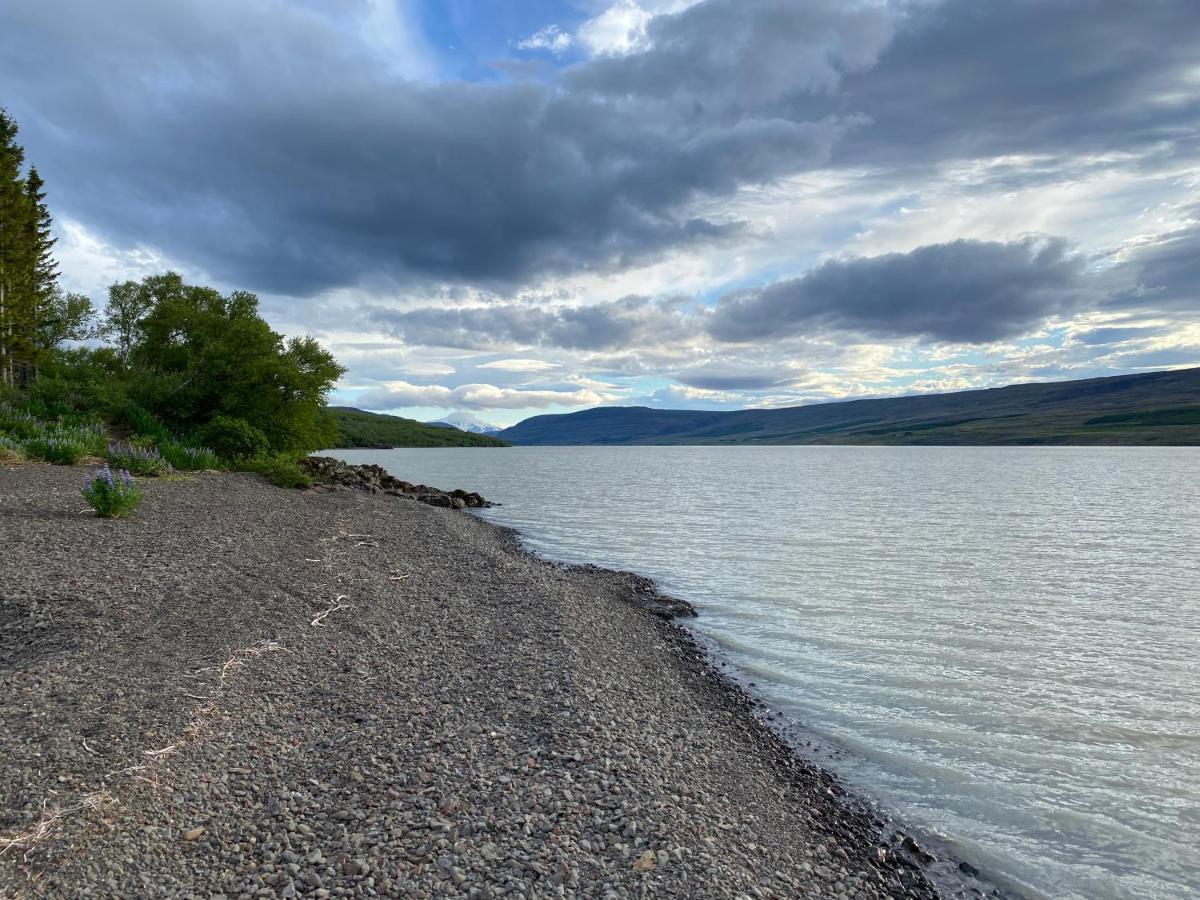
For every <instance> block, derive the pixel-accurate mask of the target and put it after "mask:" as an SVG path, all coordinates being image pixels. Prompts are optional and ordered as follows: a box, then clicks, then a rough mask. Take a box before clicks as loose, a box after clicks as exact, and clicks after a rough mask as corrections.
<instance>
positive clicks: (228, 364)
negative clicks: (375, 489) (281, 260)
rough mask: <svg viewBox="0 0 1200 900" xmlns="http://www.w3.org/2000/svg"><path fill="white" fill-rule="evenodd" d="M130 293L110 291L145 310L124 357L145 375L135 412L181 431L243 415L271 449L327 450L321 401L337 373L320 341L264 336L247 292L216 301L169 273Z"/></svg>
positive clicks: (328, 431)
mask: <svg viewBox="0 0 1200 900" xmlns="http://www.w3.org/2000/svg"><path fill="white" fill-rule="evenodd" d="M134 287H135V288H136V290H132V289H129V288H127V287H126V286H122V285H114V290H117V291H118V293H119V294H121V295H122V296H124V295H126V294H128V295H130V296H134V295H136V296H137V297H140V298H141V300H142V301H143V302H145V303H147V304H149V308H148V311H147V312H146V313H145V314H144V315H143V316H141V317H140V318H139V319H138V320H137V321H138V324H137V328H136V329H135V331H134V332H133V333H134V340H133V343H132V345H131V352H130V355H129V364H130V365H132V366H133V367H134V369H135V370H137V371H138V372H139V373H144V377H139V378H137V379H136V384H135V387H134V390H135V391H138V392H140V396H139V402H141V404H142V405H143V406H145V407H146V408H148V409H150V410H151V411H152V412H154V413H156V414H157V415H158V416H160V417H161V418H163V419H165V420H166V421H168V422H170V423H172V424H174V425H175V426H177V427H180V428H182V429H185V430H190V429H193V428H196V427H198V426H200V425H203V424H204V423H206V422H209V421H211V420H213V419H214V418H215V417H217V416H225V417H228V418H230V419H241V420H243V421H245V422H247V423H249V424H250V425H251V426H253V427H254V428H257V429H259V430H260V431H261V432H262V433H263V434H265V435H266V437H267V440H269V441H270V444H271V448H272V449H274V450H277V451H309V450H316V449H320V448H321V447H322V446H329V443H330V442H331V441H332V440H333V439H334V438H335V437H336V434H337V425H336V423H335V422H334V421H333V419H332V417H331V416H329V415H328V413H327V412H326V410H325V398H326V396H327V395H328V393H329V391H330V390H331V389H332V387H333V384H334V382H336V381H337V379H338V378H340V377H341V375H342V373H343V372H344V371H345V370H344V369H343V368H342V367H341V366H340V365H338V363H337V361H336V360H335V359H334V358H333V356H332V355H331V354H330V353H329V352H328V351H327V350H325V349H324V348H322V347H321V346H320V344H318V343H317V342H316V341H315V340H313V339H312V338H293V339H291V340H290V341H289V340H285V339H284V338H283V336H282V335H280V334H278V333H276V332H274V331H272V330H271V327H270V326H269V325H268V324H267V323H266V322H265V321H264V320H263V319H262V317H261V316H260V315H259V314H258V298H257V297H256V296H255V295H254V294H250V293H247V292H245V291H234V292H233V293H231V294H229V295H228V296H224V295H222V294H221V293H220V292H219V291H216V290H214V289H213V288H208V287H201V286H197V285H189V284H185V283H184V281H183V279H182V278H181V277H180V276H179V275H178V274H176V273H174V272H170V273H167V274H166V275H156V276H152V277H149V278H146V279H143V281H142V282H141V283H140V284H138V285H134ZM118 289H119V290H118Z"/></svg>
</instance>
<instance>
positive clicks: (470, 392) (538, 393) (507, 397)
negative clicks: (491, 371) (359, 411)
mask: <svg viewBox="0 0 1200 900" xmlns="http://www.w3.org/2000/svg"><path fill="white" fill-rule="evenodd" d="M605 399H606V397H605V395H603V394H599V393H597V392H596V391H593V390H590V389H586V388H585V389H581V390H574V391H546V390H517V389H514V388H501V387H496V386H495V385H491V384H464V385H462V386H460V387H456V388H447V387H442V386H441V385H437V384H432V385H418V384H410V383H409V382H407V381H389V382H387V383H386V384H385V385H383V386H382V387H380V388H377V389H375V390H371V391H368V392H367V393H364V394H362V395H360V396H359V397H358V398H357V399H356V400H355V403H357V404H358V405H359V406H361V407H363V408H364V409H373V410H383V409H404V408H405V407H411V406H433V407H442V408H447V409H475V410H487V409H531V408H532V409H545V408H546V407H548V406H595V405H597V404H599V403H603V402H604V401H605Z"/></svg>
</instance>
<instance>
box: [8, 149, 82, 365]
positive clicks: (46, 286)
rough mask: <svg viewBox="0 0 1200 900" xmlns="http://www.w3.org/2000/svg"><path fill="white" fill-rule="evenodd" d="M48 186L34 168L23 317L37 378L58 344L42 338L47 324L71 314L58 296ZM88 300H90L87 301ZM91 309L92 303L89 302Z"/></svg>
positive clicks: (25, 348)
mask: <svg viewBox="0 0 1200 900" xmlns="http://www.w3.org/2000/svg"><path fill="white" fill-rule="evenodd" d="M45 184H46V183H45V182H44V181H43V180H42V177H41V176H40V175H39V174H38V170H37V169H36V168H34V167H33V166H30V168H29V176H28V177H27V178H26V179H25V207H26V208H25V217H26V218H25V223H24V224H25V236H24V240H23V241H22V243H23V245H24V246H23V250H24V254H23V255H24V257H25V259H24V261H25V266H26V271H25V273H24V274H25V278H24V279H23V285H22V288H23V290H22V293H23V300H24V304H23V306H24V308H23V311H22V312H23V315H22V318H21V321H20V326H19V327H20V333H21V342H20V350H21V355H22V356H23V357H24V358H25V359H24V363H25V365H26V366H27V367H31V368H32V371H33V375H34V377H35V378H36V377H37V371H38V365H39V363H40V362H41V360H42V357H43V356H44V355H45V351H46V350H48V349H51V348H53V347H54V346H55V344H57V343H58V342H57V341H55V342H54V343H52V344H49V345H46V344H44V343H43V341H42V340H41V338H42V337H43V330H44V325H45V320H46V318H47V317H48V316H50V315H54V316H61V315H62V314H64V313H65V312H67V306H66V305H64V303H63V302H61V301H62V298H61V297H60V295H59V294H58V293H57V292H58V263H57V262H55V260H54V255H53V248H54V245H55V243H57V239H56V238H55V237H54V236H53V221H52V219H51V218H50V210H49V208H48V207H47V206H46V191H45ZM72 296H73V297H74V298H75V299H74V303H73V304H72V305H73V306H74V307H75V311H76V312H77V313H81V312H82V308H81V307H80V305H79V302H78V301H79V295H72ZM56 298H57V299H59V300H60V303H59V306H58V308H57V309H55V310H53V311H51V310H50V304H51V303H52V302H54V301H55V299H56ZM84 299H86V298H84ZM87 306H88V308H89V309H90V307H91V301H90V300H88V301H87Z"/></svg>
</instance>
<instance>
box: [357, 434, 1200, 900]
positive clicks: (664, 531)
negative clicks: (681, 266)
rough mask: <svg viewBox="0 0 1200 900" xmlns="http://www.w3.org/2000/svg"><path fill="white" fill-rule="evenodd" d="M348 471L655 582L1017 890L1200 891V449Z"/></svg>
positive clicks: (854, 763)
mask: <svg viewBox="0 0 1200 900" xmlns="http://www.w3.org/2000/svg"><path fill="white" fill-rule="evenodd" d="M344 456H345V457H346V458H347V459H351V460H352V461H367V460H370V461H372V462H378V463H380V464H382V465H384V466H385V467H387V468H388V469H390V470H392V471H393V472H394V473H395V474H397V475H400V476H401V477H405V478H408V479H410V480H414V481H423V482H427V483H432V484H442V485H446V486H458V485H462V486H464V487H466V488H468V489H472V490H478V491H480V492H481V493H483V494H484V495H485V496H487V497H489V498H492V499H496V500H500V501H501V502H502V503H503V504H504V506H503V507H500V508H498V509H495V510H490V511H488V512H486V513H485V516H486V517H487V518H490V519H493V520H495V521H498V522H500V523H502V524H505V525H511V526H514V527H517V528H519V529H520V530H521V531H522V534H523V535H524V537H525V539H526V541H527V543H528V544H529V545H530V546H531V547H532V548H533V549H535V550H537V551H538V552H541V553H543V554H545V555H547V556H549V557H552V558H557V559H562V560H566V561H572V562H594V563H599V564H603V565H610V566H616V567H619V568H625V569H633V570H636V571H638V572H641V573H643V574H646V575H649V576H651V577H654V578H656V579H657V580H658V581H659V583H660V585H661V586H662V587H663V589H664V590H666V591H667V592H668V593H674V594H676V595H679V596H682V597H684V598H685V599H687V600H689V601H691V602H692V603H694V604H695V605H696V606H697V607H698V608H699V609H700V612H701V617H700V618H699V619H698V620H696V623H695V627H697V628H698V629H699V630H701V631H702V632H703V633H704V634H705V635H706V636H707V637H709V638H711V639H712V640H714V641H716V642H717V643H718V644H719V645H720V646H721V647H722V648H723V650H724V651H725V652H726V653H727V654H728V655H729V657H730V658H731V660H733V661H734V662H736V663H737V665H738V666H739V667H740V668H741V669H742V671H743V672H744V673H745V674H746V676H747V677H748V678H749V679H750V680H753V681H754V682H755V684H756V687H757V690H759V691H760V693H762V694H763V695H764V696H765V697H766V698H767V699H768V700H769V701H770V702H771V703H772V704H774V705H775V706H777V707H778V708H780V709H781V710H783V711H785V712H786V713H788V714H789V715H790V716H792V717H794V718H795V719H798V720H800V721H802V722H803V724H804V725H805V727H806V728H807V729H809V730H810V731H811V732H813V733H815V735H816V736H818V737H819V738H821V739H822V742H823V743H824V744H825V745H827V746H833V747H835V748H840V752H838V753H837V754H836V756H835V757H834V758H832V759H831V760H830V762H831V764H832V765H833V766H834V767H835V768H837V769H838V770H839V771H840V772H841V773H842V774H843V776H844V777H846V778H847V779H849V780H850V781H852V782H853V783H856V784H859V785H860V786H862V787H863V788H864V789H865V790H867V791H869V792H870V793H872V794H874V795H876V796H878V797H879V798H880V799H881V800H883V801H884V802H885V803H886V804H887V805H889V806H891V807H892V808H894V809H896V810H898V811H899V812H900V813H901V815H902V816H903V817H905V818H906V819H908V820H909V821H911V822H913V823H914V824H917V825H920V826H922V827H924V828H926V829H929V830H931V831H934V832H937V833H938V834H939V835H941V836H943V837H944V838H945V839H947V840H948V841H949V842H950V843H951V844H952V845H954V846H955V847H956V848H957V850H958V852H959V853H961V854H962V855H963V856H964V857H966V858H968V859H969V860H970V861H971V862H973V863H974V864H975V865H977V866H978V867H979V868H981V869H983V870H985V871H987V872H989V873H993V874H994V875H995V876H997V877H998V878H1000V879H1001V880H1007V881H1008V883H1010V884H1014V885H1018V886H1020V887H1022V888H1023V889H1024V890H1025V891H1026V892H1028V893H1029V894H1031V895H1032V896H1045V897H1055V898H1085V897H1086V898H1135V897H1136V898H1159V897H1161V898H1178V897H1184V896H1200V867H1198V866H1197V865H1196V864H1195V862H1194V860H1195V859H1196V858H1197V854H1196V849H1195V848H1196V846H1197V843H1198V842H1200V811H1198V810H1200V800H1198V798H1200V557H1198V554H1197V548H1198V547H1200V516H1198V515H1197V514H1196V510H1197V509H1198V508H1200V450H1197V449H1191V448H1169V449H1168V448H1161V449H1160V448H1155V449H1140V448H932V447H931V448H916V447H894V448H887V447H855V448H850V447H737V448H733V447H712V448H709V447H618V448H613V447H577V448H514V449H512V450H504V451H488V452H484V451H476V450H415V451H360V452H346V453H345V454H344Z"/></svg>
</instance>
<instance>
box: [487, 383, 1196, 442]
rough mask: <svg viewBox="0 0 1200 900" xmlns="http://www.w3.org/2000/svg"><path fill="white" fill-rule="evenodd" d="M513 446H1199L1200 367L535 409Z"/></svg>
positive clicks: (510, 434)
mask: <svg viewBox="0 0 1200 900" xmlns="http://www.w3.org/2000/svg"><path fill="white" fill-rule="evenodd" d="M500 435H501V437H503V438H504V439H505V440H508V441H511V442H512V443H514V444H1146V445H1150V444H1159V445H1200V369H1180V370H1175V371H1170V372H1149V373H1146V374H1143V375H1119V376H1116V377H1112V378H1091V379H1087V380H1084V381H1064V382H1053V383H1042V384H1018V385H1012V386H1009V387H1004V388H992V389H988V390H980V391H963V392H961V393H954V394H926V395H920V396H916V397H896V398H889V399H884V400H853V401H847V402H841V403H820V404H813V405H810V406H793V407H787V408H784V409H746V410H739V411H736V412H711V411H689V410H659V409H649V408H647V407H601V408H598V409H589V410H585V411H583V412H578V413H571V414H569V415H558V416H535V417H533V418H531V419H526V420H525V421H524V422H520V423H518V424H517V425H514V426H513V427H512V428H508V429H505V430H504V431H502V432H501V433H500Z"/></svg>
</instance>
